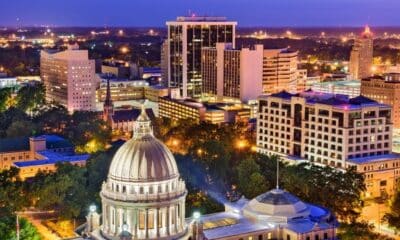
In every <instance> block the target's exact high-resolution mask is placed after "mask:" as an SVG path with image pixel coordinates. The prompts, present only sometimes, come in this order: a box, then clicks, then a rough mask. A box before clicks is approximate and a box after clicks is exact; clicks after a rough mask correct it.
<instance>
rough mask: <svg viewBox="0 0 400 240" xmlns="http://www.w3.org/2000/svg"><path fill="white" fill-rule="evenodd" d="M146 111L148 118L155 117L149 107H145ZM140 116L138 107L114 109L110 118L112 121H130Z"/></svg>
mask: <svg viewBox="0 0 400 240" xmlns="http://www.w3.org/2000/svg"><path fill="white" fill-rule="evenodd" d="M146 113H147V115H148V116H149V118H150V119H155V115H154V113H153V110H152V109H151V108H148V109H146ZM139 116H140V109H137V108H132V109H116V110H114V115H113V116H112V119H113V121H114V122H132V121H136V119H137V118H138V117H139Z"/></svg>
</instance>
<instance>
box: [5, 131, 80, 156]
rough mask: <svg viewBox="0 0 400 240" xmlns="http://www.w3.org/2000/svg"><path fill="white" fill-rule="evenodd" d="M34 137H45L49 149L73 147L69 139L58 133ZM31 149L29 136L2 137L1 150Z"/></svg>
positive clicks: (17, 150)
mask: <svg viewBox="0 0 400 240" xmlns="http://www.w3.org/2000/svg"><path fill="white" fill-rule="evenodd" d="M33 138H34V139H43V138H44V139H45V140H46V148H47V149H56V148H72V147H73V145H72V144H71V142H69V141H68V140H66V139H64V138H62V137H60V136H57V135H40V136H36V137H33ZM19 151H29V137H19V138H4V139H0V152H19Z"/></svg>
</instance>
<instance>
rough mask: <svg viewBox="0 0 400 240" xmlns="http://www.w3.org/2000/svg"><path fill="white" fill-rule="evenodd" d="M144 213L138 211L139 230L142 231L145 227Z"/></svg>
mask: <svg viewBox="0 0 400 240" xmlns="http://www.w3.org/2000/svg"><path fill="white" fill-rule="evenodd" d="M145 214H146V212H145V211H139V229H144V226H145Z"/></svg>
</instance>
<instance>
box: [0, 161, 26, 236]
mask: <svg viewBox="0 0 400 240" xmlns="http://www.w3.org/2000/svg"><path fill="white" fill-rule="evenodd" d="M25 193H26V191H25V185H24V183H23V182H22V181H21V179H20V178H19V169H18V168H15V167H12V168H10V169H8V170H3V171H1V172H0V217H6V216H9V215H12V214H13V213H14V212H16V211H20V210H22V209H23V208H24V207H27V206H28V205H29V202H28V199H27V198H26V197H25ZM0 239H1V238H0Z"/></svg>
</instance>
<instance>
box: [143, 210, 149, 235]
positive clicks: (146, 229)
mask: <svg viewBox="0 0 400 240" xmlns="http://www.w3.org/2000/svg"><path fill="white" fill-rule="evenodd" d="M148 218H149V209H147V208H146V212H145V214H144V229H145V231H146V238H149V228H148V226H147V221H148Z"/></svg>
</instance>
